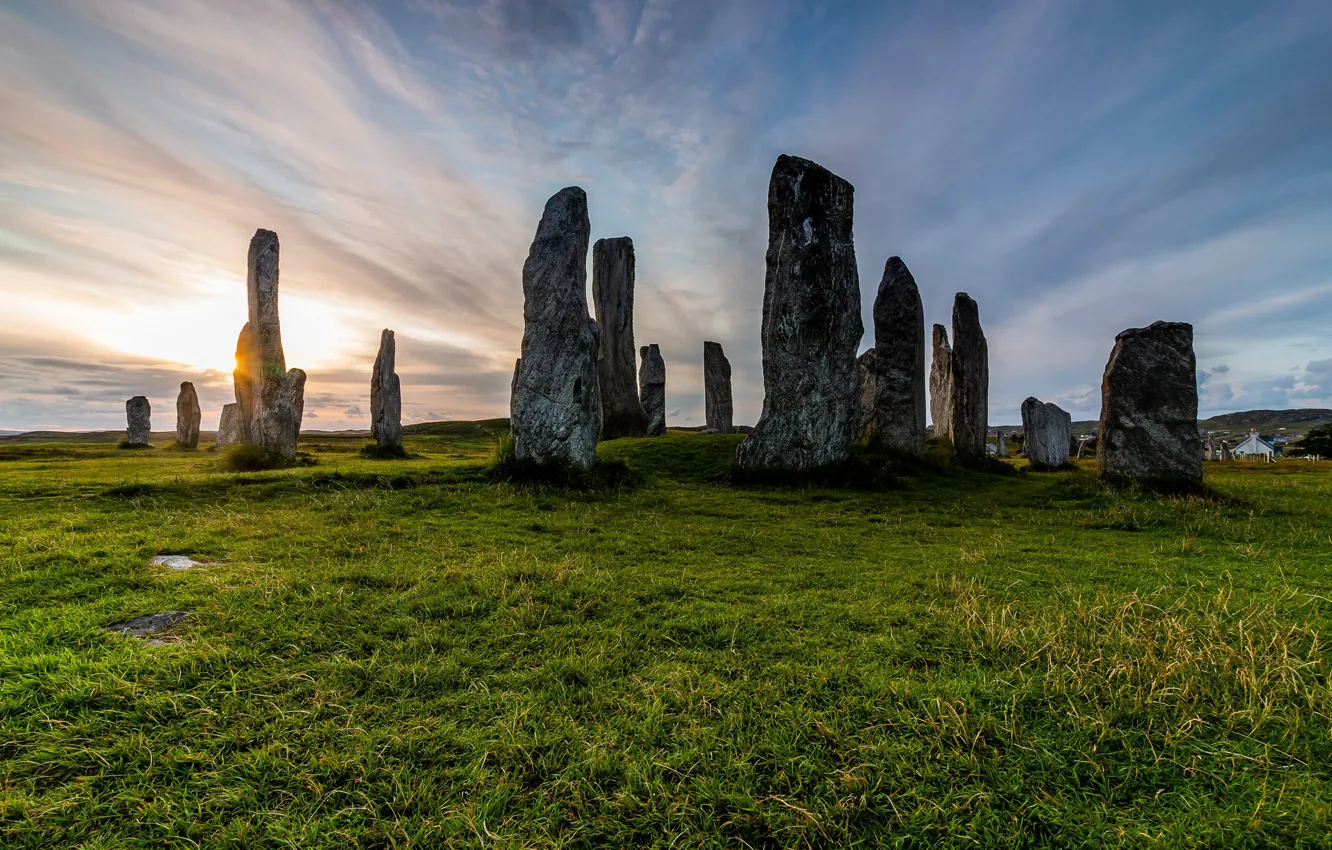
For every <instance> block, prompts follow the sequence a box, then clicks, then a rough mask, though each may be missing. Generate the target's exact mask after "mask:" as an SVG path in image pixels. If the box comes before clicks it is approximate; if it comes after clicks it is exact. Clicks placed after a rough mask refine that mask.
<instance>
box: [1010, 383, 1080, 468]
mask: <svg viewBox="0 0 1332 850" xmlns="http://www.w3.org/2000/svg"><path fill="white" fill-rule="evenodd" d="M1022 433H1023V438H1022V439H1023V443H1022V445H1023V447H1024V448H1025V449H1026V452H1027V460H1028V461H1029V462H1030V463H1031V466H1032V468H1033V469H1060V468H1062V467H1065V466H1068V449H1069V446H1070V444H1071V443H1072V440H1073V419H1072V417H1071V416H1069V415H1068V413H1067V412H1065V411H1064V410H1063V409H1062V408H1060V407H1059V406H1058V405H1056V404H1052V403H1049V402H1042V401H1041V400H1040V399H1038V398H1036V397H1034V396H1032V397H1029V398H1027V400H1026V401H1024V402H1022Z"/></svg>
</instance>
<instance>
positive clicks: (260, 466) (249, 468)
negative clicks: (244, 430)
mask: <svg viewBox="0 0 1332 850" xmlns="http://www.w3.org/2000/svg"><path fill="white" fill-rule="evenodd" d="M318 462H319V461H318V460H316V459H315V456H314V455H312V454H310V453H308V452H297V453H296V459H295V461H288V460H286V459H285V458H282V457H279V456H278V455H277V454H276V453H274V452H272V451H269V450H268V449H266V448H264V447H263V446H256V445H254V444H253V443H234V444H232V445H230V446H227V447H226V448H225V449H222V450H221V451H220V452H218V459H217V465H218V468H219V469H222V470H224V471H226V472H265V471H267V470H270V469H290V468H292V467H298V466H314V465H315V464H317V463H318Z"/></svg>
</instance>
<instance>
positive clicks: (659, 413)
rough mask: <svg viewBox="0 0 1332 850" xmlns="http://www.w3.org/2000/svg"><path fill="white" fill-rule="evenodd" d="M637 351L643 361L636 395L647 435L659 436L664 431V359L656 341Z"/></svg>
mask: <svg viewBox="0 0 1332 850" xmlns="http://www.w3.org/2000/svg"><path fill="white" fill-rule="evenodd" d="M638 353H639V355H640V356H641V358H642V361H643V362H642V365H641V366H639V367H638V397H639V400H640V401H641V402H642V404H643V412H644V413H646V414H647V436H649V437H660V436H662V435H664V434H665V433H666V361H665V360H663V359H662V357H661V349H660V348H659V347H657V344H656V343H653V344H652V345H645V346H643V347H642V348H640V349H639V350H638Z"/></svg>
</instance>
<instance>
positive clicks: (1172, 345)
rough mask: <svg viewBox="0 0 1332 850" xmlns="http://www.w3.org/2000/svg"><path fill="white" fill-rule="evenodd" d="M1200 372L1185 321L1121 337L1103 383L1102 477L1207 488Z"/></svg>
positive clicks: (1159, 485)
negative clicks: (1200, 449) (1201, 446)
mask: <svg viewBox="0 0 1332 850" xmlns="http://www.w3.org/2000/svg"><path fill="white" fill-rule="evenodd" d="M1195 366H1196V362H1195V360H1194V355H1193V326H1192V325H1189V324H1186V323H1184V322H1156V323H1155V324H1153V325H1151V326H1149V327H1146V328H1131V329H1129V330H1126V331H1123V332H1122V333H1120V334H1119V335H1118V336H1116V337H1115V347H1114V349H1113V350H1112V351H1111V352H1110V360H1109V362H1108V363H1107V364H1106V367H1105V375H1104V377H1102V379H1101V422H1100V430H1099V431H1098V432H1097V441H1098V442H1097V452H1096V458H1097V459H1096V465H1097V470H1098V472H1099V473H1100V476H1101V478H1103V479H1105V480H1107V481H1111V482H1117V483H1123V482H1135V483H1138V484H1141V485H1143V486H1145V487H1149V488H1152V489H1156V490H1163V491H1170V492H1180V491H1194V490H1198V489H1200V488H1201V487H1202V456H1201V455H1200V454H1199V452H1198V385H1197V375H1196V373H1195ZM1223 452H1224V449H1223ZM1223 456H1224V455H1223Z"/></svg>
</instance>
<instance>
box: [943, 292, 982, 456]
mask: <svg viewBox="0 0 1332 850" xmlns="http://www.w3.org/2000/svg"><path fill="white" fill-rule="evenodd" d="M989 394H990V350H989V346H988V345H987V344H986V342H985V332H984V331H982V330H981V324H980V310H979V309H978V308H977V307H976V302H975V301H973V300H972V299H971V296H969V295H967V294H966V293H965V292H959V293H957V295H956V296H955V297H954V298H953V357H952V365H951V366H950V369H949V394H948V398H949V402H950V406H951V408H952V411H951V412H952V418H951V419H950V420H949V426H948V436H949V437H950V438H951V439H952V441H953V451H954V452H956V453H957V456H958V458H959V459H961V460H979V459H983V458H984V457H985V434H986V432H987V431H988V429H989V415H990V401H989Z"/></svg>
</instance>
